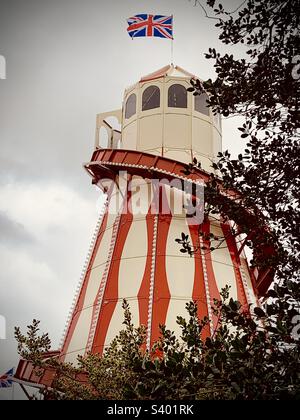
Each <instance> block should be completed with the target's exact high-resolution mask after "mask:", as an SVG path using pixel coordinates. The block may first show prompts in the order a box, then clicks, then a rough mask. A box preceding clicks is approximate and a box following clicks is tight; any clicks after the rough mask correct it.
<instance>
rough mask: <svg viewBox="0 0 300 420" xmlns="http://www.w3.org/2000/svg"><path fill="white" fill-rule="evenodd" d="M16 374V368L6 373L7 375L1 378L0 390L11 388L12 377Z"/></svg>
mask: <svg viewBox="0 0 300 420" xmlns="http://www.w3.org/2000/svg"><path fill="white" fill-rule="evenodd" d="M13 374H14V368H12V369H10V370H9V371H8V372H6V374H5V375H3V376H0V388H10V387H11V386H12V385H13V381H12V379H11V378H12V376H13Z"/></svg>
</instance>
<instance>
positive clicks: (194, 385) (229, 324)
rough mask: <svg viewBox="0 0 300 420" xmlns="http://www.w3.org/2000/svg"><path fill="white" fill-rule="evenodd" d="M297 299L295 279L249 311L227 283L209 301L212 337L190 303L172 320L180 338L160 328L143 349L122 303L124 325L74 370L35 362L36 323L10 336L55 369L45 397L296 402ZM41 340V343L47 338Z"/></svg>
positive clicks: (53, 361)
mask: <svg viewBox="0 0 300 420" xmlns="http://www.w3.org/2000/svg"><path fill="white" fill-rule="evenodd" d="M282 294H283V298H282ZM299 300H300V288H299V285H298V284H297V283H291V284H289V285H288V286H286V287H284V290H282V289H281V288H277V290H275V289H272V291H271V292H270V298H269V302H268V303H266V305H265V308H264V310H263V309H261V308H254V310H253V311H252V316H251V315H250V314H249V313H248V312H243V311H242V310H241V305H240V303H239V302H236V301H234V300H233V299H232V298H229V289H228V288H226V289H224V290H223V291H222V301H217V300H216V301H215V305H214V314H215V315H216V319H218V324H217V325H215V326H214V333H213V335H212V336H210V337H207V338H206V339H205V337H204V336H203V333H204V331H205V328H206V327H207V326H208V325H209V320H208V319H207V318H205V319H203V320H199V319H198V315H197V305H196V304H195V303H194V302H190V303H189V304H187V305H186V309H187V313H188V315H189V317H188V319H187V320H186V319H184V318H182V317H178V318H177V323H178V325H179V326H180V328H181V337H180V338H179V337H176V336H175V335H174V333H173V332H172V331H170V330H168V329H166V327H165V326H161V338H160V340H159V341H158V342H157V343H155V345H154V346H153V348H152V349H151V351H150V352H148V351H146V350H143V349H144V348H145V347H144V345H145V329H144V328H141V327H140V328H134V326H133V324H132V320H131V315H130V311H129V306H128V304H127V302H126V301H125V302H124V304H123V308H124V311H125V320H124V326H125V328H124V330H123V331H121V332H120V333H119V335H118V336H117V337H116V338H115V340H114V341H113V342H112V344H111V345H110V346H109V347H108V348H107V349H106V351H105V352H104V354H103V356H102V357H100V356H99V355H94V354H89V355H88V356H87V357H85V358H82V357H79V358H78V364H77V366H76V367H74V366H72V365H70V364H66V363H63V362H61V361H59V360H58V359H57V358H50V359H47V360H44V361H42V362H41V360H42V359H43V357H42V355H43V352H44V350H45V345H44V343H45V336H44V335H42V336H41V337H39V336H38V329H37V325H38V324H37V323H36V322H35V323H34V325H33V327H29V333H28V336H23V335H22V334H21V333H20V331H19V330H18V329H16V338H17V340H18V343H19V344H20V343H21V344H22V343H25V342H26V351H25V352H23V351H22V348H23V347H22V345H21V346H19V351H20V354H21V356H22V357H25V358H26V359H27V360H31V361H32V362H33V363H34V364H37V365H38V367H39V369H43V368H49V367H51V368H55V369H56V372H57V376H56V379H55V381H54V383H53V389H51V390H49V389H48V390H45V391H44V394H45V395H46V396H47V397H48V398H49V397H50V398H54V399H70V400H85V399H96V400H97V399H106V400H107V399H119V400H123V399H125V400H126V399H136V400H139V399H142V400H145V399H150V400H154V399H162V400H168V399H178V400H189V399H228V400H231V399H233V400H235V399H245V400H253V399H263V400H273V399H275V400H276V399H283V398H284V399H299V398H300V358H299V354H300V339H299V338H300V334H299V333H300V325H298V326H297V325H295V313H298V310H299V308H298V306H299V305H295V304H294V303H293V302H296V301H297V302H299ZM284 302H285V303H286V302H291V303H290V304H288V305H284ZM262 320H263V323H262ZM298 322H299V321H298ZM32 328H34V329H35V333H34V335H33V334H32ZM298 330H299V333H298ZM295 331H296V333H295ZM201 337H202V338H201ZM46 343H47V348H48V345H49V340H48V338H47V339H46Z"/></svg>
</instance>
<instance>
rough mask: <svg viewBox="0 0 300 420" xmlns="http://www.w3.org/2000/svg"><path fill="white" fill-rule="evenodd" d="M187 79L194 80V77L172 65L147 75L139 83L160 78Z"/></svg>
mask: <svg viewBox="0 0 300 420" xmlns="http://www.w3.org/2000/svg"><path fill="white" fill-rule="evenodd" d="M167 76H169V77H172V76H174V77H188V78H195V77H196V76H195V75H194V74H192V73H190V72H188V71H186V70H184V69H183V68H181V67H179V66H174V64H169V65H167V66H165V67H163V68H161V69H159V70H156V71H155V72H153V73H150V74H148V75H147V76H144V77H142V78H141V80H140V83H143V82H148V81H150V80H155V79H160V78H162V77H167Z"/></svg>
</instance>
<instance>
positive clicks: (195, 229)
mask: <svg viewBox="0 0 300 420" xmlns="http://www.w3.org/2000/svg"><path fill="white" fill-rule="evenodd" d="M189 229H190V235H191V239H192V244H193V246H194V248H195V249H197V251H196V252H195V254H194V256H193V258H194V262H195V279H194V288H193V296H192V298H193V301H194V302H197V305H198V317H199V320H202V319H203V318H204V317H206V316H207V317H208V307H207V299H206V291H205V282H204V274H203V265H202V257H201V252H200V249H199V225H190V226H189ZM208 336H210V328H209V325H207V326H206V327H205V328H204V329H203V331H202V333H201V337H202V338H203V339H205V338H206V337H208Z"/></svg>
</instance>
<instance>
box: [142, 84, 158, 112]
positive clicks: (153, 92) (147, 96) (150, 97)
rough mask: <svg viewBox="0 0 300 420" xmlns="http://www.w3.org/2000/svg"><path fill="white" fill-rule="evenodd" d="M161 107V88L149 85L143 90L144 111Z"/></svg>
mask: <svg viewBox="0 0 300 420" xmlns="http://www.w3.org/2000/svg"><path fill="white" fill-rule="evenodd" d="M159 107H160V89H159V87H157V86H149V87H147V89H145V90H144V92H143V100H142V111H147V110H148V109H154V108H159Z"/></svg>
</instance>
